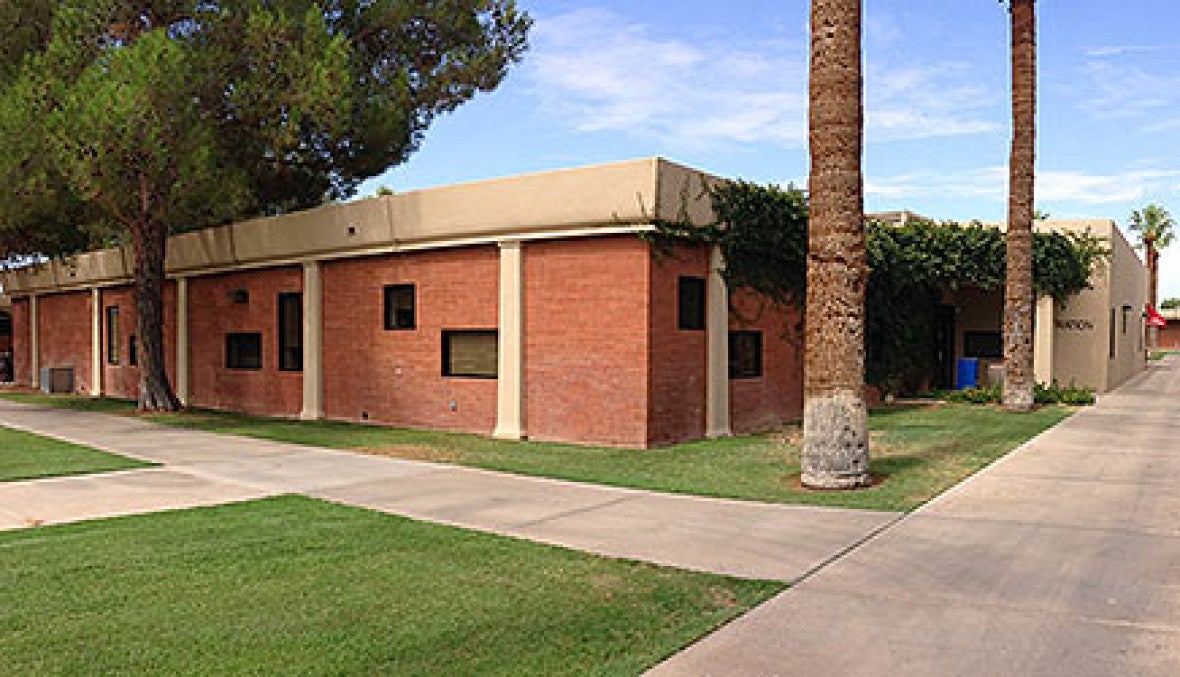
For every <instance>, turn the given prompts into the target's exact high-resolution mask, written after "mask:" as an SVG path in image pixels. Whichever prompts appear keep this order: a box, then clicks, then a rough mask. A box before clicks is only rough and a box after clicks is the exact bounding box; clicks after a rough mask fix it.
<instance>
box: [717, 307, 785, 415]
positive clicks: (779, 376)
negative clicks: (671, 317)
mask: <svg viewBox="0 0 1180 677" xmlns="http://www.w3.org/2000/svg"><path fill="white" fill-rule="evenodd" d="M731 307H732V312H731V313H730V316H729V328H730V329H731V330H737V329H751V330H757V331H761V332H762V376H761V377H760V378H750V379H746V378H742V379H731V380H730V382H729V384H730V388H729V407H730V427H731V428H732V429H733V432H734V434H737V435H742V434H748V433H753V432H761V431H764V430H768V429H770V428H774V427H776V426H779V425H782V424H783V423H786V422H788V421H795V420H798V419H799V418H800V417H801V416H802V415H803V336H802V334H801V333H800V331H799V326H800V325H799V321H800V317H799V313H798V311H794V310H790V311H788V310H784V309H783V308H781V307H779V306H777V305H775V304H774V303H771V302H770V301H768V300H766V299H765V298H763V297H761V296H758V295H756V294H754V293H752V292H749V291H744V290H739V291H737V292H735V293H734V294H733V296H732V302H731Z"/></svg>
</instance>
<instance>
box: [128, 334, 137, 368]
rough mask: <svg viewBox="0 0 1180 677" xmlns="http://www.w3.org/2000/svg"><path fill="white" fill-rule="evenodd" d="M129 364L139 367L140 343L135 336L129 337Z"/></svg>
mask: <svg viewBox="0 0 1180 677" xmlns="http://www.w3.org/2000/svg"><path fill="white" fill-rule="evenodd" d="M127 364H128V365H130V366H132V367H138V366H139V342H137V341H136V340H135V334H132V335H131V336H128V337H127Z"/></svg>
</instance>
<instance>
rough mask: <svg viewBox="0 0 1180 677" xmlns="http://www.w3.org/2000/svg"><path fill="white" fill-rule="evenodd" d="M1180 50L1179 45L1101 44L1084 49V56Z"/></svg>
mask: <svg viewBox="0 0 1180 677" xmlns="http://www.w3.org/2000/svg"><path fill="white" fill-rule="evenodd" d="M1177 50H1180V45H1102V46H1100V47H1090V48H1088V49H1086V50H1085V54H1086V56H1092V57H1108V56H1123V55H1125V54H1136V53H1139V54H1142V53H1150V52H1171V51H1177Z"/></svg>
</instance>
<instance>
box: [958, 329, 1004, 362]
mask: <svg viewBox="0 0 1180 677" xmlns="http://www.w3.org/2000/svg"><path fill="white" fill-rule="evenodd" d="M963 357H977V358H983V359H1000V358H1002V357H1004V339H1003V334H1001V333H1000V332H998V331H967V332H963Z"/></svg>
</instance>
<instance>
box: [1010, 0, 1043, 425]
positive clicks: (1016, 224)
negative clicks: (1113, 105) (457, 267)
mask: <svg viewBox="0 0 1180 677" xmlns="http://www.w3.org/2000/svg"><path fill="white" fill-rule="evenodd" d="M1011 13H1012V155H1011V158H1010V160H1009V173H1010V183H1009V188H1008V190H1009V194H1008V280H1007V284H1006V285H1005V288H1004V407H1005V408H1007V409H1009V410H1012V411H1028V410H1029V409H1031V408H1032V406H1033V386H1034V381H1035V378H1036V377H1035V375H1034V372H1033V301H1034V299H1033V269H1032V266H1033V263H1032V253H1033V231H1032V224H1033V205H1034V196H1033V190H1034V183H1035V164H1036V109H1037V102H1036V96H1037V42H1036V40H1037V38H1036V10H1035V0H1012V1H1011Z"/></svg>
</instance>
